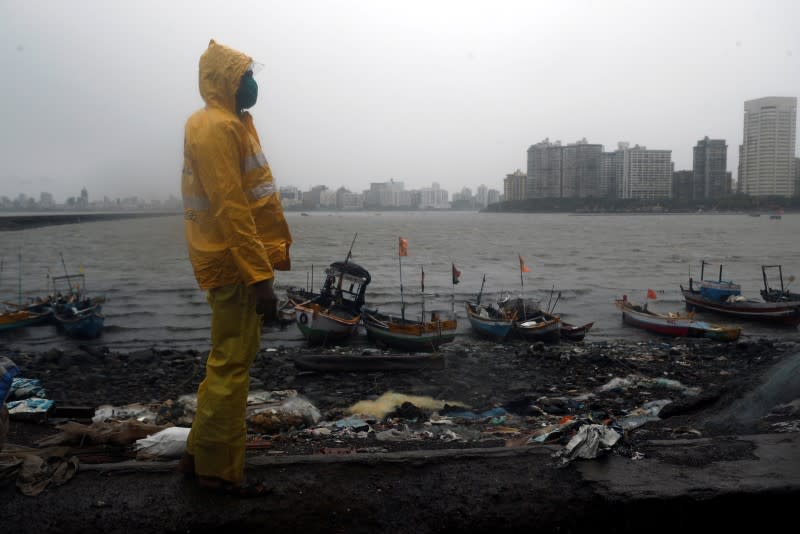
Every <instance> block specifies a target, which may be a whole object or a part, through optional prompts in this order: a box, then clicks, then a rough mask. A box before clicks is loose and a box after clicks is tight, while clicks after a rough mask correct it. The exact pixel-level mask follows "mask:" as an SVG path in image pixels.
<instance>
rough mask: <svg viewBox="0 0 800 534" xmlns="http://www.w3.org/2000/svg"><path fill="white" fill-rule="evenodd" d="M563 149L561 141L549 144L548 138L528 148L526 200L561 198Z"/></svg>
mask: <svg viewBox="0 0 800 534" xmlns="http://www.w3.org/2000/svg"><path fill="white" fill-rule="evenodd" d="M563 148H564V147H562V146H561V141H556V142H555V143H551V142H550V139H549V138H547V139H545V140H544V141H542V142H540V143H536V144H535V145H531V146H530V147H529V148H528V173H527V176H528V187H527V198H560V197H561V165H562V160H563V153H562V151H563ZM506 200H509V198H508V195H506Z"/></svg>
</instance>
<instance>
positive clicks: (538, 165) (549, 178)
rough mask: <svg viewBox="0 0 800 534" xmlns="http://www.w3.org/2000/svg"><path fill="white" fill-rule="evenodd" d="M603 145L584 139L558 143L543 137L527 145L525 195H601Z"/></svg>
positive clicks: (539, 196) (569, 196) (565, 196)
mask: <svg viewBox="0 0 800 534" xmlns="http://www.w3.org/2000/svg"><path fill="white" fill-rule="evenodd" d="M602 153H603V145H597V144H590V143H588V142H587V141H586V139H582V140H580V141H578V142H576V143H573V144H570V145H566V146H562V145H561V142H560V141H556V142H555V143H551V142H550V140H549V139H545V140H544V141H542V142H541V143H537V144H535V145H531V147H530V148H528V198H575V197H598V196H601V193H600V191H601V158H602Z"/></svg>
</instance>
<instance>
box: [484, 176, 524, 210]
mask: <svg viewBox="0 0 800 534" xmlns="http://www.w3.org/2000/svg"><path fill="white" fill-rule="evenodd" d="M520 174H521V173H520ZM486 201H487V203H488V204H497V203H498V202H500V191H498V190H497V189H489V191H488V192H487V193H486Z"/></svg>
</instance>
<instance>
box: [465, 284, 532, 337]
mask: <svg viewBox="0 0 800 534" xmlns="http://www.w3.org/2000/svg"><path fill="white" fill-rule="evenodd" d="M485 284H486V275H485V274H484V275H483V280H482V281H481V289H480V291H478V295H477V297H476V299H475V302H474V303H473V302H464V305H465V307H466V309H467V319H468V320H469V324H470V326H471V327H472V330H473V331H474V332H475V333H476V334H477V335H478V336H480V337H484V338H488V339H495V340H498V341H503V340H504V339H506V338H507V337H508V336H509V335H510V334H511V332H512V331H513V329H514V319H515V318H516V313H508V312H507V311H506V310H504V309H503V308H502V307H501V306H499V305H493V304H483V303H481V298H482V297H483V287H484V285H485ZM508 298H509V297H508V296H506V299H507V300H508ZM536 308H537V309H538V303H537V305H536Z"/></svg>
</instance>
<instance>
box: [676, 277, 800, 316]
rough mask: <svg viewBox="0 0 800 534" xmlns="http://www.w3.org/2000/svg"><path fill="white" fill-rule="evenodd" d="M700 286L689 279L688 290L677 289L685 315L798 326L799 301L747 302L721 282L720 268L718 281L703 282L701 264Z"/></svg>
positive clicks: (733, 286)
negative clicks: (712, 314) (703, 313)
mask: <svg viewBox="0 0 800 534" xmlns="http://www.w3.org/2000/svg"><path fill="white" fill-rule="evenodd" d="M701 265H702V266H701V269H700V282H699V284H695V281H694V280H693V279H692V278H691V277H690V278H689V287H688V288H684V287H683V285H681V286H680V288H681V293H682V294H683V298H684V300H685V301H686V309H687V310H688V311H694V310H695V309H698V310H705V311H710V312H715V313H720V314H724V315H728V316H731V317H738V318H740V319H749V320H759V321H766V322H770V323H772V324H776V325H786V326H797V325H798V324H800V301H791V300H790V301H783V302H762V301H760V300H755V299H748V298H746V297H744V296H742V295H741V294H740V291H739V286H738V285H737V284H734V283H733V282H725V281H723V280H722V265H720V267H719V280H717V281H712V280H704V279H703V275H704V267H705V265H706V262H705V261H703V262H702V264H701Z"/></svg>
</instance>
